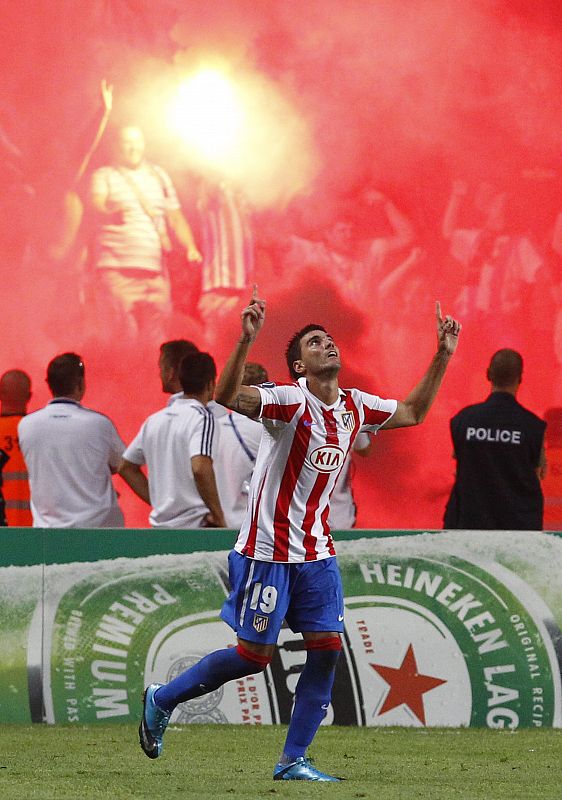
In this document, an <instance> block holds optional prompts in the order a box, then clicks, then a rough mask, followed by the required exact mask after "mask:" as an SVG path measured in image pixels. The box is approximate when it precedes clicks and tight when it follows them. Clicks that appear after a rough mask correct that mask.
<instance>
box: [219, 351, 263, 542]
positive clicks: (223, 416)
mask: <svg viewBox="0 0 562 800" xmlns="http://www.w3.org/2000/svg"><path fill="white" fill-rule="evenodd" d="M267 380H268V377H267V371H266V370H265V368H264V367H262V365H261V364H257V363H255V362H248V363H247V364H246V366H245V368H244V377H243V378H242V384H243V385H244V386H254V385H258V384H260V383H264V382H265V381H267ZM213 406H215V407H216V408H217V409H221V413H220V414H218V413H215V408H212V409H211V410H212V411H213V414H214V415H215V418H216V420H217V425H218V428H219V431H220V437H219V446H218V454H217V458H216V459H215V462H214V467H215V474H216V476H217V486H218V490H219V496H220V501H221V505H222V508H223V511H224V516H225V519H226V524H227V525H228V527H229V528H237V529H239V528H240V526H241V525H242V522H243V521H244V517H245V516H246V509H247V507H248V492H249V489H250V482H251V480H252V473H253V471H254V465H255V463H256V457H257V455H258V450H259V449H260V442H261V432H262V425H261V423H259V422H256V420H254V419H249V418H248V417H245V416H244V415H243V414H238V413H237V412H236V411H230V412H226V409H225V408H224V406H220V405H218V403H215V402H213Z"/></svg>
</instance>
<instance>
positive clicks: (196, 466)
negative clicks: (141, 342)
mask: <svg viewBox="0 0 562 800" xmlns="http://www.w3.org/2000/svg"><path fill="white" fill-rule="evenodd" d="M216 375H217V371H216V367H215V362H214V361H213V359H212V358H211V356H210V355H209V354H208V353H192V354H191V355H188V356H186V357H185V358H183V359H182V361H181V364H180V367H179V379H180V383H181V385H182V387H183V396H181V397H178V396H175V399H174V402H173V403H172V404H171V405H167V406H166V407H165V408H163V409H162V410H161V411H157V412H156V413H155V414H152V415H151V416H150V417H148V419H147V420H146V421H145V422H144V423H143V425H142V427H141V429H140V431H139V432H138V434H137V435H136V437H135V438H134V440H133V441H132V442H131V444H130V445H129V446H128V447H127V449H126V450H125V453H124V454H123V458H122V460H121V464H120V466H119V474H120V475H121V477H122V478H123V479H124V480H125V481H126V482H127V483H128V484H129V486H130V487H131V488H132V489H133V491H134V492H135V493H136V494H137V495H138V496H139V497H140V498H141V499H142V500H144V501H145V502H146V503H148V504H149V505H151V506H152V511H151V512H150V516H149V520H150V524H151V525H152V527H154V528H180V529H181V528H206V527H213V528H224V527H226V525H225V520H224V515H223V512H222V508H221V505H220V501H219V495H218V491H217V486H216V481H215V473H214V471H213V458H214V455H215V450H216V446H217V445H216V426H215V419H214V417H213V414H212V412H211V411H210V410H209V409H208V408H207V404H208V402H209V401H210V399H211V398H212V396H213V393H214V391H215V382H216ZM145 464H146V466H147V468H148V478H147V477H146V475H145V474H144V472H143V471H142V466H143V465H145Z"/></svg>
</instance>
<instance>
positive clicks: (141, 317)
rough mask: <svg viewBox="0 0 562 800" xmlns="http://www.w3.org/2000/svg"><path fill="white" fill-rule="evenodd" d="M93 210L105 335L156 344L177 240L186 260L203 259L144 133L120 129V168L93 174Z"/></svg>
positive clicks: (98, 307) (98, 298)
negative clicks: (147, 149) (147, 147)
mask: <svg viewBox="0 0 562 800" xmlns="http://www.w3.org/2000/svg"><path fill="white" fill-rule="evenodd" d="M90 205H91V208H92V210H93V211H94V213H95V218H96V235H95V249H94V254H93V255H94V258H93V264H94V277H95V298H96V324H97V326H98V333H99V335H100V337H101V338H104V337H105V336H108V337H109V339H110V340H111V339H113V337H114V336H116V335H121V336H125V337H128V338H129V339H131V340H132V341H135V342H137V341H138V339H139V337H143V338H144V339H146V340H147V341H148V342H149V343H151V344H154V343H155V342H157V341H158V340H161V339H162V338H163V337H164V335H165V332H166V328H167V320H168V317H169V315H170V310H171V289H170V278H169V274H168V270H167V268H166V265H165V256H166V253H168V252H170V250H171V249H172V241H171V238H170V237H171V236H172V234H173V236H174V237H175V239H176V240H177V242H178V243H179V244H180V245H181V246H182V248H184V249H185V253H186V258H187V261H189V262H200V261H201V254H200V253H199V250H198V249H197V245H196V244H195V240H194V238H193V233H192V231H191V228H190V226H189V223H188V222H187V220H186V218H185V216H184V215H183V213H182V211H181V207H180V202H179V199H178V196H177V194H176V190H175V188H174V186H173V184H172V181H171V179H170V176H169V175H168V173H167V172H166V171H165V170H163V169H162V167H160V166H158V165H156V164H152V163H151V162H150V161H148V160H147V159H146V158H145V141H144V135H143V132H142V130H141V129H140V128H138V127H136V126H130V125H129V126H125V127H123V128H121V129H120V130H119V131H118V135H117V141H116V153H115V159H114V162H113V163H112V164H111V165H108V166H104V167H100V168H99V169H97V170H96V171H95V172H94V173H93V175H92V179H91V186H90ZM187 268H188V267H187V265H186V269H187ZM119 326H122V328H121V329H120V328H119Z"/></svg>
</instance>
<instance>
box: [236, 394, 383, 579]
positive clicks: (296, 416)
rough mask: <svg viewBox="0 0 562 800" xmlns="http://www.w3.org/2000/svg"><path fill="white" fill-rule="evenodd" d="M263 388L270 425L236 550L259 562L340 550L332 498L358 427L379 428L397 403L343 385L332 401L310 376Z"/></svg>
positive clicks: (311, 558)
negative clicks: (312, 385)
mask: <svg viewBox="0 0 562 800" xmlns="http://www.w3.org/2000/svg"><path fill="white" fill-rule="evenodd" d="M257 388H258V390H259V392H260V395H261V401H262V407H261V414H260V419H261V422H262V424H263V427H264V431H263V435H262V439H261V444H260V449H259V452H258V456H257V459H256V465H255V468H254V473H253V476H252V483H251V485H250V494H249V499H248V511H247V513H246V517H245V519H244V522H243V524H242V527H241V529H240V534H239V536H238V539H237V541H236V545H235V549H236V550H237V551H238V552H239V553H242V554H243V555H246V556H248V557H249V558H255V559H257V560H258V561H283V562H291V563H299V562H303V561H316V560H319V559H322V558H328V557H329V556H333V555H335V549H334V543H333V540H332V537H331V535H330V529H329V526H328V512H329V502H330V495H331V493H332V491H333V489H334V486H335V483H336V479H337V477H338V474H339V472H340V470H341V468H342V466H343V463H344V461H345V457H346V455H347V453H348V451H349V450H350V448H351V447H352V445H353V442H354V440H355V437H356V436H357V434H358V433H359V431H360V430H364V431H371V432H372V433H376V431H377V430H378V429H379V428H380V427H381V425H384V423H385V422H387V420H389V419H390V417H392V415H393V414H394V412H395V411H396V407H397V402H396V400H383V399H381V398H380V397H377V396H376V395H372V394H367V393H366V392H362V391H360V390H359V389H345V390H344V389H340V390H339V398H338V400H337V401H336V402H335V403H334V404H332V405H330V406H327V405H325V404H324V403H322V402H321V401H320V400H319V399H318V398H317V397H316V396H315V395H313V394H312V393H311V392H310V391H309V390H308V388H307V385H306V378H299V380H298V382H297V383H291V384H281V385H275V384H262V385H261V386H258V387H257Z"/></svg>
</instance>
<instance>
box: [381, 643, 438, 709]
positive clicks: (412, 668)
mask: <svg viewBox="0 0 562 800" xmlns="http://www.w3.org/2000/svg"><path fill="white" fill-rule="evenodd" d="M370 666H371V667H372V668H373V669H374V670H375V672H378V673H379V675H380V676H381V678H383V679H384V680H385V681H386V683H388V685H389V686H390V690H389V692H388V694H387V696H386V697H385V700H384V703H383V705H382V708H381V710H380V711H379V714H384V713H385V711H390V710H391V709H393V708H396V707H397V706H401V705H402V704H404V705H406V706H408V708H409V709H410V710H411V711H412V712H413V713H414V714H415V715H416V717H417V718H418V719H419V720H420V722H421V723H422V724H423V725H425V711H424V707H423V695H424V694H425V693H426V692H429V691H431V689H435V688H436V687H437V686H441V684H442V683H447V681H444V680H441V678H432V677H431V676H430V675H420V674H419V673H418V665H417V664H416V657H415V656H414V648H413V646H412V645H409V646H408V650H407V651H406V655H405V656H404V660H403V661H402V663H401V664H400V666H399V667H398V669H396V668H395V667H383V666H381V665H380V664H371V665H370Z"/></svg>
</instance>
